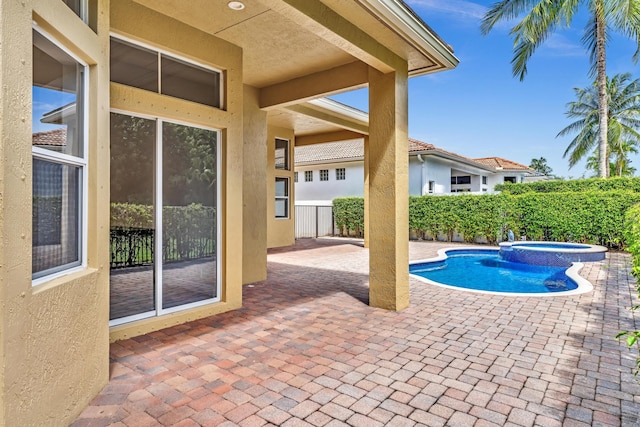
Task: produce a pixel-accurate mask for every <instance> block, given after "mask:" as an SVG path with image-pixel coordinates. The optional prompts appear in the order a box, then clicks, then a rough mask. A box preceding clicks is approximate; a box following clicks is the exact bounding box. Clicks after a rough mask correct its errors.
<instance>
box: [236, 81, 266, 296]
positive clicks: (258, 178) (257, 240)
mask: <svg viewBox="0 0 640 427" xmlns="http://www.w3.org/2000/svg"><path fill="white" fill-rule="evenodd" d="M259 102H260V93H259V91H258V90H257V89H255V88H253V87H250V86H245V88H244V165H243V166H244V182H243V187H242V191H243V204H244V206H243V208H244V209H243V211H242V214H243V236H242V239H243V244H242V251H243V254H242V281H243V283H253V282H258V281H260V280H266V278H267V113H266V111H263V110H260V107H259Z"/></svg>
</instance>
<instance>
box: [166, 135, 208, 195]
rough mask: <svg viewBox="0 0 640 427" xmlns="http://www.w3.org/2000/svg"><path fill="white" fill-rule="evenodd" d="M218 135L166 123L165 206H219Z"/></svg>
mask: <svg viewBox="0 0 640 427" xmlns="http://www.w3.org/2000/svg"><path fill="white" fill-rule="evenodd" d="M216 136H217V133H216V132H214V131H210V130H205V129H198V128H193V127H189V126H183V125H178V124H174V123H163V126H162V139H163V176H164V182H163V199H164V200H163V205H164V206H185V205H188V204H191V203H200V204H202V205H203V206H215V202H216V179H217V177H216Z"/></svg>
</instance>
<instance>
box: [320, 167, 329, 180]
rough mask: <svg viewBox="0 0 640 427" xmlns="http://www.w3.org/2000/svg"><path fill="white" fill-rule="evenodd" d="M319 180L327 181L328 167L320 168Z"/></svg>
mask: <svg viewBox="0 0 640 427" xmlns="http://www.w3.org/2000/svg"><path fill="white" fill-rule="evenodd" d="M320 181H329V169H320Z"/></svg>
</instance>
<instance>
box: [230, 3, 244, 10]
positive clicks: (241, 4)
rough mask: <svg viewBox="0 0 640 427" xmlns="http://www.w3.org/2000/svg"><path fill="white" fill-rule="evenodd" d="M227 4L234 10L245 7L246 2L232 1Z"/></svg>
mask: <svg viewBox="0 0 640 427" xmlns="http://www.w3.org/2000/svg"><path fill="white" fill-rule="evenodd" d="M227 6H229V9H233V10H242V9H244V3H242V2H241V1H230V2H229V3H227Z"/></svg>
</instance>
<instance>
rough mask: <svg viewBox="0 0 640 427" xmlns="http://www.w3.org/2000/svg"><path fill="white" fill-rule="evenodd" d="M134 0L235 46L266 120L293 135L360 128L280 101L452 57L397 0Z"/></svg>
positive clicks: (433, 67) (437, 64) (428, 68)
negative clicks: (236, 1)
mask: <svg viewBox="0 0 640 427" xmlns="http://www.w3.org/2000/svg"><path fill="white" fill-rule="evenodd" d="M134 1H135V2H137V3H139V4H141V5H144V6H145V7H147V8H150V9H153V10H155V11H157V12H159V13H162V14H165V15H167V16H171V17H172V18H174V19H176V20H178V21H181V22H184V23H185V24H188V25H190V26H192V27H195V28H197V29H199V30H201V31H204V32H207V33H210V34H213V35H215V36H216V37H219V38H221V39H224V40H226V41H228V42H230V43H233V44H234V45H237V46H240V47H241V48H242V49H243V81H244V83H245V84H247V85H250V86H254V87H256V88H259V89H261V96H260V99H261V106H262V107H263V108H266V109H268V110H273V111H270V120H273V121H274V124H276V125H282V124H287V125H294V129H295V131H296V135H311V134H318V133H331V132H337V131H342V130H345V129H346V130H349V131H359V132H361V133H362V131H363V129H360V130H357V129H352V128H351V127H350V125H348V126H344V123H342V122H341V120H340V119H338V121H337V123H334V124H332V123H331V121H330V120H328V116H326V115H325V116H323V117H320V118H319V117H317V114H311V115H308V114H306V112H308V110H306V109H298V110H297V111H296V110H293V109H286V108H285V109H283V107H287V106H291V105H294V104H300V103H301V102H304V101H307V100H311V99H317V98H320V97H324V96H327V95H330V94H334V93H339V92H344V91H347V90H353V89H356V88H361V87H365V86H366V85H367V82H368V68H369V67H373V68H376V69H378V70H379V71H382V72H390V71H392V70H393V69H394V67H395V66H397V65H398V64H399V63H401V62H403V61H407V62H408V65H409V74H410V76H413V75H420V74H425V73H430V72H435V71H441V70H446V69H450V68H453V67H455V66H456V64H457V59H456V58H455V56H453V53H452V52H451V49H450V47H448V46H447V45H446V44H445V43H444V42H442V40H440V39H439V38H438V36H437V35H436V34H435V33H434V32H433V31H432V30H431V29H429V28H428V27H427V26H426V24H424V22H422V21H421V20H420V19H419V18H418V17H417V16H416V15H414V14H413V12H411V11H410V10H409V9H408V8H407V7H406V5H404V3H402V2H401V1H399V0H350V1H344V0H322V1H320V2H310V1H309V0H243V1H242V3H243V4H244V5H245V8H244V9H243V10H232V9H231V8H229V7H228V5H227V4H228V3H229V1H228V0H190V1H182V0H134ZM381 45H382V46H381ZM341 123H342V124H341ZM364 133H366V132H364Z"/></svg>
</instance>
